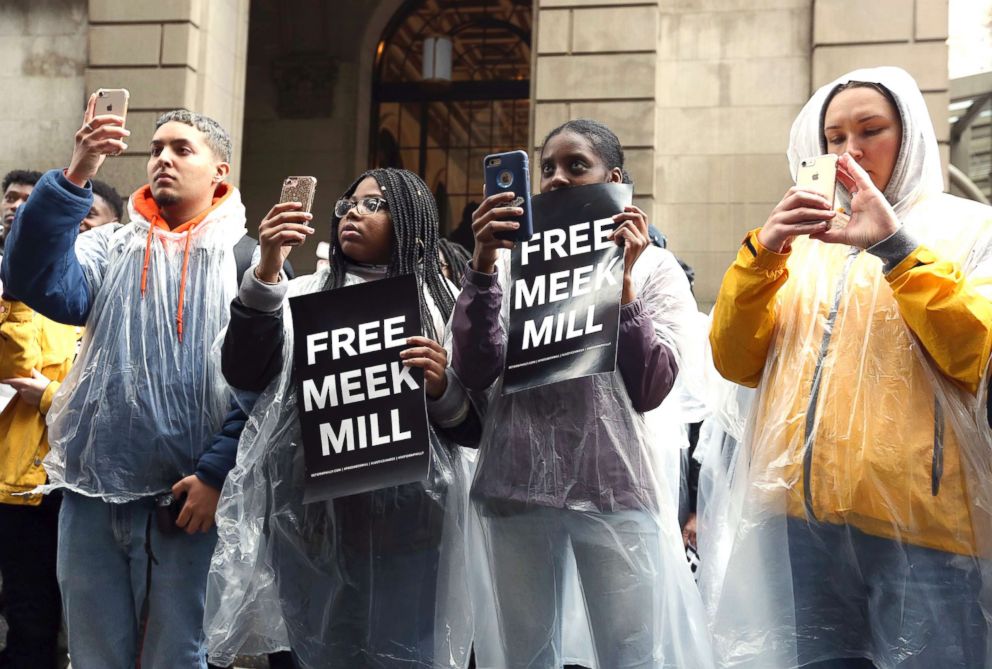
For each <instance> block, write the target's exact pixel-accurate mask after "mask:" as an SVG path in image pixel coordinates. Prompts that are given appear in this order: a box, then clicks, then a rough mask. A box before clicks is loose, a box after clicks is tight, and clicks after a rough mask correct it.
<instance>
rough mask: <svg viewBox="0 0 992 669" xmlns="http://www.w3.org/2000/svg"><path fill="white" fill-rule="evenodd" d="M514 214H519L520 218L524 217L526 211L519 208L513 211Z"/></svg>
mask: <svg viewBox="0 0 992 669" xmlns="http://www.w3.org/2000/svg"><path fill="white" fill-rule="evenodd" d="M513 213H515V214H518V215H520V216H523V215H524V210H523V209H521V208H520V207H517V208H516V209H514V210H513Z"/></svg>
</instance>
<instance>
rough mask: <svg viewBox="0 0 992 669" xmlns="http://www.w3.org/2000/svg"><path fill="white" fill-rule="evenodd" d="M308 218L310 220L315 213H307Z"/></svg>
mask: <svg viewBox="0 0 992 669" xmlns="http://www.w3.org/2000/svg"><path fill="white" fill-rule="evenodd" d="M306 218H307V220H308V221H309V220H310V219H311V218H313V214H309V213H308V214H306Z"/></svg>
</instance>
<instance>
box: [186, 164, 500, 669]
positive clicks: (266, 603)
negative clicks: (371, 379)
mask: <svg viewBox="0 0 992 669" xmlns="http://www.w3.org/2000/svg"><path fill="white" fill-rule="evenodd" d="M299 207H300V205H299V203H284V204H280V205H276V207H274V208H273V209H272V211H270V212H269V216H268V217H267V218H266V220H265V221H263V222H262V224H261V226H260V228H259V237H260V243H261V248H262V251H261V260H260V262H259V264H258V265H257V266H256V267H255V268H254V269H253V270H252V271H249V272H247V273H246V274H245V278H244V280H243V282H242V286H241V290H240V293H239V296H238V298H237V299H236V300H235V301H234V302H233V303H232V306H231V310H232V313H231V323H230V326H229V328H228V330H227V334H226V336H225V339H224V343H223V350H222V360H223V365H222V366H223V370H224V374H225V376H226V378H227V379H228V381H229V382H230V383H231V385H232V386H233V387H235V388H236V389H238V391H247V392H248V393H254V394H258V393H260V394H259V395H257V397H256V398H251V399H250V401H249V404H251V405H253V408H252V407H251V406H246V410H247V411H248V412H249V413H250V418H249V421H248V423H247V426H246V429H245V431H244V433H243V435H242V438H241V443H240V445H239V453H238V461H237V464H236V466H235V468H234V469H233V470H232V472H231V474H230V476H229V477H228V483H227V485H226V487H225V489H224V494H223V497H222V500H221V504H220V507H219V510H218V531H219V541H218V547H217V551H216V553H215V556H214V561H213V567H212V571H211V574H210V578H209V583H208V594H207V614H206V633H207V638H208V642H209V646H210V655H211V659H212V660H214V661H216V662H229V661H231V660H233V658H234V655H235V654H236V653H237V652H239V651H251V652H256V653H257V652H267V651H274V650H280V649H285V648H287V647H289V648H290V649H291V650H292V652H293V656H294V658H295V660H296V661H297V663H298V664H299V665H300V666H301V667H302V668H303V669H317V668H341V669H345V668H347V669H361V668H363V667H368V668H377V669H378V668H381V669H431V668H434V667H438V668H444V669H463V668H464V667H465V666H466V665H467V662H468V653H469V650H470V646H471V634H472V623H471V620H472V618H471V615H470V613H471V612H470V610H469V605H468V600H467V582H466V579H465V572H464V569H465V559H464V543H465V542H464V537H465V523H464V515H465V509H466V507H467V500H468V498H467V492H466V490H467V478H468V475H467V471H468V470H467V468H466V463H465V462H464V460H465V456H464V455H462V454H460V453H459V449H458V448H457V447H456V446H455V444H456V443H462V444H467V445H474V444H476V443H477V442H478V438H479V434H480V430H481V424H480V421H479V419H478V416H477V414H476V412H475V409H474V408H473V406H472V405H471V403H470V402H469V399H468V396H467V394H466V392H465V390H464V388H463V387H462V386H461V384H460V382H459V381H458V379H457V377H456V376H455V375H454V374H452V373H451V371H450V369H449V368H448V367H447V352H446V349H445V348H444V347H443V346H442V345H441V344H440V343H438V342H443V341H444V339H443V336H444V332H445V322H446V321H447V318H448V316H449V315H450V313H451V309H452V307H453V304H454V296H453V292H454V291H453V287H452V286H451V285H450V284H449V283H448V282H447V280H446V279H444V278H443V276H442V275H441V268H440V264H439V255H438V229H437V225H438V217H437V209H436V206H435V204H434V199H433V196H432V195H431V192H430V189H429V188H428V187H427V186H426V184H424V182H423V181H422V180H421V179H420V178H419V177H417V176H416V175H414V174H412V173H410V172H407V171H404V170H394V169H376V170H372V171H370V172H367V173H365V174H362V175H361V176H360V177H359V178H358V179H357V180H356V181H355V182H354V183H353V184H352V185H351V187H349V188H348V190H347V191H346V192H345V194H344V196H343V198H342V199H341V200H339V201H338V203H337V206H336V208H335V215H334V218H333V219H332V223H331V257H330V265H329V267H328V268H326V269H322V270H320V271H318V272H317V273H316V274H313V275H309V276H304V277H300V278H298V279H295V280H293V281H286V280H285V279H284V277H281V276H280V272H279V269H280V267H281V266H282V263H283V261H284V260H285V257H286V254H288V252H289V250H290V248H291V247H290V246H289V244H295V243H299V242H300V241H303V240H304V239H305V237H306V235H308V234H311V233H312V232H313V229H312V228H310V227H308V226H307V225H306V222H307V221H308V220H309V214H306V213H304V212H302V211H299ZM401 274H413V275H414V276H415V277H416V279H417V283H418V285H419V286H420V287H421V290H422V294H423V299H422V302H421V312H422V316H423V327H424V336H423V337H414V338H411V340H410V347H409V348H407V349H405V350H403V351H402V352H401V353H400V356H401V357H402V358H403V360H404V361H405V364H407V365H409V366H416V367H422V368H423V369H424V373H425V383H426V394H427V410H428V416H429V418H430V425H431V446H432V448H431V465H430V474H429V477H428V478H427V480H425V481H423V482H418V483H412V484H407V485H402V486H399V487H393V488H385V489H382V490H378V491H375V492H370V493H363V494H358V495H352V496H348V497H341V498H338V499H335V500H333V501H327V502H314V503H311V504H306V505H304V504H303V482H304V471H303V447H302V442H301V437H300V428H299V418H298V414H297V403H296V402H297V401H296V392H295V386H294V384H293V374H292V369H293V334H292V319H291V312H290V310H289V308H288V305H285V300H286V297H287V295H288V296H293V295H301V294H306V293H313V292H317V291H321V290H334V289H336V288H339V287H342V286H348V285H353V284H357V283H361V282H365V281H375V280H378V279H380V278H383V277H387V276H398V275H401ZM238 395H239V397H241V398H243V399H244V398H247V397H249V395H246V394H245V392H239V393H238Z"/></svg>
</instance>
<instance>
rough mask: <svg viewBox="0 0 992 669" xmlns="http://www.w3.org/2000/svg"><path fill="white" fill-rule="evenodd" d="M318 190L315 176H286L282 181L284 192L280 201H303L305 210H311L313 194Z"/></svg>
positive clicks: (280, 196)
mask: <svg viewBox="0 0 992 669" xmlns="http://www.w3.org/2000/svg"><path fill="white" fill-rule="evenodd" d="M316 190H317V179H316V178H314V177H286V180H285V181H283V182H282V193H281V194H280V195H279V202H280V203H282V202H301V203H303V211H306V212H309V211H310V207H312V206H313V195H314V192H315V191H316Z"/></svg>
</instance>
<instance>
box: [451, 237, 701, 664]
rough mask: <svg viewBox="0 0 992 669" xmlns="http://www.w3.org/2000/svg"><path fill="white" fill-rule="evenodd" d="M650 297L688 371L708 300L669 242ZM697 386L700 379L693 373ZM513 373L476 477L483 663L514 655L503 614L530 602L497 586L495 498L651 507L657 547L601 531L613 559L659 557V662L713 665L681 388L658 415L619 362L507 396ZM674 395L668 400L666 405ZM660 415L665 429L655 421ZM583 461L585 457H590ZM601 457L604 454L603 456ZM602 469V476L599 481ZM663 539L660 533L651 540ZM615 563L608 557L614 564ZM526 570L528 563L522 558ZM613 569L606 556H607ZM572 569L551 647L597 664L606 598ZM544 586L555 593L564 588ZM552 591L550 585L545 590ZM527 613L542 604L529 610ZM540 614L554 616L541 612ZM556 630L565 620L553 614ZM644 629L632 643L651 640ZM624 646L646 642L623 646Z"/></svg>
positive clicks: (525, 503) (654, 255) (654, 267)
mask: <svg viewBox="0 0 992 669" xmlns="http://www.w3.org/2000/svg"><path fill="white" fill-rule="evenodd" d="M498 275H499V276H500V277H509V276H510V258H509V253H506V252H503V253H501V255H500V258H499V263H498ZM632 278H633V281H634V286H635V290H636V293H637V295H638V297H639V298H640V299H641V300H642V301H643V304H644V308H645V310H646V312H647V313H648V314H649V318H650V319H651V322H652V323H653V325H654V332H655V334H656V336H657V337H658V338H659V339H660V340H661V342H663V343H664V344H665V346H667V347H668V348H669V350H670V351H672V352H673V353H674V355H675V356H676V358H677V360H678V365H679V375H681V374H682V373H683V371H685V370H687V369H689V371H688V372H687V377H688V376H689V375H690V374H691V373H692V372H693V370H691V369H690V368H691V367H692V366H693V361H695V360H697V359H698V357H699V356H700V355H701V354H700V353H699V351H700V350H701V348H702V346H703V342H704V340H705V333H704V332H702V331H701V330H699V329H698V327H697V326H698V322H699V321H698V315H697V314H698V311H697V308H696V304H695V300H694V299H693V298H692V294H691V292H690V290H689V284H688V281H687V279H686V276H685V273H684V271H683V270H682V268H681V266H680V265H679V263H678V261H677V260H676V259H675V257H674V256H673V255H672V254H671V253H669V252H668V251H665V250H662V249H659V248H657V247H653V246H649V247H648V248H646V249H645V250H644V251H643V253H642V255H641V256H640V257H639V258H638V260H637V263H636V264H635V265H634V270H633V277H632ZM506 283H507V282H504V292H503V305H502V310H501V322H502V328H503V333H504V339H505V336H506V333H507V332H508V331H509V328H508V317H509V316H508V315H509V300H510V292H511V291H510V290H509V289H508V288H507V287H506V285H505V284H506ZM687 385H688V386H689V387H695V385H696V384H695V383H694V382H687ZM500 386H501V378H500V379H498V380H497V381H496V382H495V383H494V385H493V387H492V388H491V389H490V390H489V394H488V402H489V403H488V408H487V416H486V420H485V427H484V429H483V436H482V441H481V444H480V448H479V460H478V463H477V467H476V475H475V480H474V482H473V488H472V498H473V514H472V519H473V523H472V531H471V534H470V536H471V545H472V548H471V549H470V553H471V554H473V555H475V556H478V558H481V559H478V558H477V559H478V564H479V568H477V569H475V570H473V572H472V577H473V579H474V582H473V598H474V601H475V609H476V634H475V653H476V661H477V663H478V666H479V667H480V669H496V668H499V667H505V666H509V665H508V664H507V660H506V652H507V648H509V647H510V646H512V645H513V644H515V643H516V642H517V641H518V640H516V639H513V638H508V637H507V638H504V637H503V636H502V633H501V626H502V625H503V623H502V621H504V620H505V619H507V618H508V617H519V615H518V614H519V613H520V611H519V610H517V611H508V610H503V609H501V608H500V606H499V602H498V599H497V598H496V597H494V590H495V588H494V582H493V574H494V569H495V567H494V562H493V559H494V558H493V553H492V546H493V543H492V542H493V541H496V539H493V538H492V536H493V535H492V534H491V532H492V531H493V530H492V529H491V526H492V523H493V521H492V518H493V513H494V511H493V510H494V509H497V511H495V513H496V514H497V515H498V514H500V513H502V512H501V511H498V509H507V510H508V511H507V512H508V513H510V514H513V513H518V514H522V515H523V514H525V513H527V512H528V511H529V510H537V509H552V510H554V511H555V512H558V513H561V514H571V513H584V514H589V515H588V516H586V517H587V518H590V519H593V520H592V522H594V523H596V522H597V521H596V520H594V519H596V518H597V517H598V518H601V519H606V518H609V517H611V516H612V515H613V514H619V513H623V514H631V513H634V514H641V517H642V518H643V520H644V524H645V526H650V527H651V528H652V529H651V531H650V532H649V534H651V535H653V536H654V537H656V540H657V541H656V543H653V544H652V545H654V546H656V550H654V551H653V552H652V554H651V555H650V556H642V555H641V554H640V552H639V550H638V549H636V548H635V549H633V551H634V552H635V553H636V555H635V554H634V553H628V547H627V546H626V544H625V542H624V540H623V539H621V537H620V536H618V535H616V534H613V531H612V530H611V529H609V527H608V524H607V523H606V522H602V523H601V536H599V537H598V539H597V541H598V542H599V543H600V544H601V546H600V548H601V549H602V550H603V553H604V558H605V554H607V553H608V554H609V556H610V557H609V559H611V560H618V561H627V562H635V561H637V560H639V559H642V558H644V557H647V559H649V560H650V561H651V563H652V564H653V565H654V566H655V571H654V574H655V576H654V577H653V578H654V582H653V583H652V584H651V585H650V591H651V592H652V595H651V598H652V601H651V602H650V604H649V605H648V608H649V609H650V610H651V611H654V612H655V615H653V616H648V618H649V619H650V620H651V622H650V623H646V624H645V626H646V627H649V628H651V629H650V630H646V631H645V635H647V636H648V638H650V639H651V641H650V642H649V643H650V644H651V651H650V652H651V656H652V658H653V661H655V662H656V664H655V665H653V666H658V667H666V668H669V667H672V668H674V667H700V668H705V667H709V666H712V657H711V652H710V641H709V635H708V633H707V631H706V624H705V616H704V614H703V610H702V607H701V602H700V600H699V594H698V591H697V589H696V586H695V583H694V582H693V580H692V575H691V573H690V571H689V567H688V564H687V562H686V556H685V551H684V549H683V547H682V536H681V531H680V529H679V527H678V522H677V508H675V503H674V500H673V490H672V486H671V485H670V483H669V482H668V481H669V478H670V477H671V476H673V475H676V471H677V467H676V466H675V464H674V462H675V460H673V458H671V457H670V456H671V455H672V454H678V453H679V449H680V448H681V446H682V445H683V440H684V434H683V433H682V432H681V428H680V426H679V425H677V424H676V423H677V422H678V421H679V420H680V417H681V416H682V409H681V407H680V406H679V398H678V394H677V392H676V391H674V390H673V392H672V393H670V395H669V398H668V399H666V401H665V403H663V405H662V407H659V409H656V410H655V411H653V412H649V414H648V415H645V414H642V413H639V412H637V411H635V410H634V408H633V406H632V405H631V402H630V398H629V396H628V394H627V390H626V386H625V385H624V381H623V378H622V376H621V374H620V371H619V368H618V369H617V370H616V371H614V372H612V373H607V374H597V375H594V376H590V377H585V378H581V379H574V380H571V381H568V382H563V383H557V384H552V385H548V386H543V387H539V388H534V389H529V390H524V391H521V392H516V393H513V394H510V395H505V396H504V395H502V394H501V391H500ZM666 404H667V406H666ZM652 425H653V426H654V427H656V428H658V432H657V433H656V432H654V431H653V430H652ZM579 463H585V464H584V465H581V464H579ZM589 463H592V464H591V465H590V464H589ZM592 480H595V481H596V484H595V485H590V481H592ZM649 543H651V542H649ZM547 552H548V548H547V546H545V547H544V548H542V550H541V554H540V555H537V554H535V555H528V556H521V557H522V558H523V560H524V563H525V564H534V563H535V561H540V562H541V563H546V562H547V561H548V560H549V559H550V558H549V556H548V555H547ZM604 564H605V563H604ZM520 568H521V569H524V568H525V567H520ZM604 568H606V567H604ZM562 574H563V575H562V576H561V586H562V594H561V596H560V599H558V600H557V602H556V603H554V604H552V606H553V607H554V613H553V615H552V616H551V617H549V620H550V619H553V620H556V621H559V622H558V623H557V624H558V625H560V627H561V629H560V634H561V639H562V641H561V643H560V645H556V642H555V641H554V640H553V638H552V635H553V634H554V633H553V632H551V631H549V636H548V638H547V647H548V648H556V657H555V658H554V662H555V663H556V666H561V665H562V664H567V663H571V662H575V663H578V664H581V665H583V666H587V667H593V668H594V669H609V668H608V667H607V666H603V665H601V663H600V662H599V661H598V659H597V656H596V652H595V650H594V648H595V644H594V642H593V640H594V639H595V638H596V632H595V630H593V629H591V624H590V620H591V619H592V618H593V616H590V615H589V613H588V610H589V607H594V606H595V605H596V604H595V603H594V602H593V601H590V599H589V597H587V595H586V593H584V590H583V585H582V579H581V576H580V573H579V570H578V569H577V567H576V562H575V559H574V556H573V555H572V553H571V552H568V553H567V554H566V557H565V559H564V567H563V572H562ZM553 587H554V585H549V589H548V590H546V591H544V592H543V594H544V595H548V596H551V595H549V594H548V593H549V592H550V591H551V589H553ZM531 594H532V595H533V596H542V592H533V593H531ZM515 605H519V606H521V607H524V608H525V609H527V610H528V611H534V610H539V609H547V603H546V602H542V603H541V605H540V607H539V606H538V605H537V603H536V602H535V603H530V604H528V602H526V601H520V602H516V604H515ZM527 615H531V613H528V614H527ZM534 624H535V625H540V624H544V623H543V622H542V621H535V622H534ZM549 629H556V625H555V624H550V623H549ZM643 642H644V636H641V637H640V638H639V640H637V641H633V640H632V641H630V645H631V646H632V647H633V646H637V645H638V644H643ZM615 650H616V651H617V652H619V653H621V654H623V653H624V652H636V651H630V650H629V649H628V650H624V649H615Z"/></svg>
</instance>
